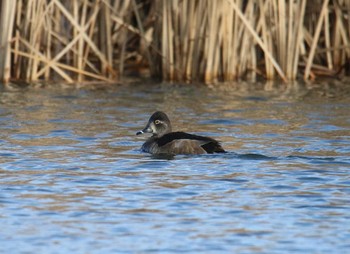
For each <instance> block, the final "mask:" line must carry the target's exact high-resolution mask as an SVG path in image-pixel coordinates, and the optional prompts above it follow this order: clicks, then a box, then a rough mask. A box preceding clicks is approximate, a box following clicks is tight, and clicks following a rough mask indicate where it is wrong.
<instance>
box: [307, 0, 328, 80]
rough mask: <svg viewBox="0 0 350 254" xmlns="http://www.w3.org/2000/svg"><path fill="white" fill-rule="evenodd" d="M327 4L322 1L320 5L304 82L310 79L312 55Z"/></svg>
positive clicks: (325, 13)
mask: <svg viewBox="0 0 350 254" xmlns="http://www.w3.org/2000/svg"><path fill="white" fill-rule="evenodd" d="M328 2H329V0H324V1H323V4H322V8H321V13H320V16H319V19H318V21H317V25H316V30H315V34H314V37H313V39H312V45H311V48H310V52H309V56H308V59H307V62H306V66H305V73H304V79H305V80H308V79H309V77H310V71H311V66H312V63H313V59H314V55H315V52H316V48H317V42H318V39H319V36H320V33H321V29H322V23H323V20H324V17H325V15H327V12H328Z"/></svg>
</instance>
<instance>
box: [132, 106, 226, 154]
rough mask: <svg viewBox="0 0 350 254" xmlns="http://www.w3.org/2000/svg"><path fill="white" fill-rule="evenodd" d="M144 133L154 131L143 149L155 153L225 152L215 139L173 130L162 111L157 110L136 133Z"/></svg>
mask: <svg viewBox="0 0 350 254" xmlns="http://www.w3.org/2000/svg"><path fill="white" fill-rule="evenodd" d="M143 133H152V136H151V137H150V138H149V139H148V140H147V141H146V142H145V143H144V144H143V145H142V148H141V149H142V151H144V152H147V153H151V154H155V155H157V154H169V155H176V154H204V153H225V150H224V149H223V148H222V146H221V145H220V143H219V142H218V141H217V140H215V139H212V138H209V137H204V136H198V135H193V134H189V133H186V132H172V129H171V123H170V120H169V118H168V116H167V115H166V114H165V113H164V112H161V111H157V112H155V113H154V114H153V115H152V116H151V117H150V119H149V121H148V123H147V125H146V127H145V128H144V129H143V130H141V131H139V132H137V133H136V135H140V134H143Z"/></svg>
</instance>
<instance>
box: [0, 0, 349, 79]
mask: <svg viewBox="0 0 350 254" xmlns="http://www.w3.org/2000/svg"><path fill="white" fill-rule="evenodd" d="M0 12H1V13H0V14H1V17H0V78H1V80H2V81H5V82H7V81H9V80H25V81H38V80H47V81H49V80H50V81H51V80H63V81H65V82H83V81H87V80H100V81H106V82H115V81H118V80H120V79H121V78H122V77H123V76H125V75H130V74H131V73H135V72H136V73H140V72H143V70H145V69H146V71H147V73H149V74H151V75H152V76H155V77H161V78H162V79H163V80H170V81H178V82H197V81H202V82H206V83H212V82H218V81H232V80H238V79H242V78H244V79H252V80H256V79H257V78H259V77H263V78H265V79H277V78H279V79H281V80H283V81H285V82H287V81H289V80H295V79H298V78H300V79H304V80H310V79H314V78H316V77H318V76H331V77H332V76H339V75H344V74H349V72H350V71H349V65H350V63H349V59H350V41H349V40H350V19H349V17H350V1H348V0H336V1H329V0H315V1H307V0H218V1H212V0H201V1H199V0H187V1H186V0H172V1H167V0H155V1H140V0H139V1H137V0H125V1H119V0H74V1H67V0H18V1H11V0H3V1H2V2H1V7H0Z"/></svg>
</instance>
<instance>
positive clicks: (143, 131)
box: [136, 125, 153, 135]
mask: <svg viewBox="0 0 350 254" xmlns="http://www.w3.org/2000/svg"><path fill="white" fill-rule="evenodd" d="M144 133H153V130H152V128H151V127H150V126H149V125H147V126H146V127H145V128H144V129H143V130H140V131H138V132H136V135H141V134H144Z"/></svg>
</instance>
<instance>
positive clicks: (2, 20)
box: [0, 0, 16, 82]
mask: <svg viewBox="0 0 350 254" xmlns="http://www.w3.org/2000/svg"><path fill="white" fill-rule="evenodd" d="M15 10H16V1H11V0H3V1H1V13H0V14H1V17H0V24H2V25H3V28H2V29H1V31H0V81H2V82H8V80H9V79H10V76H11V74H10V71H11V59H10V57H11V56H10V53H11V52H10V41H11V38H12V30H13V24H14V20H15Z"/></svg>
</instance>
